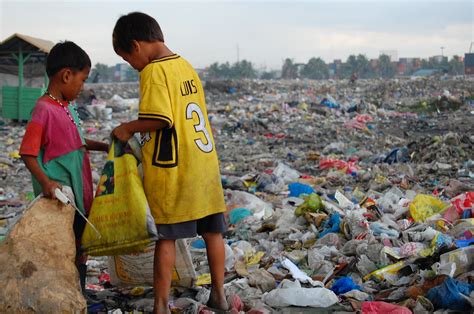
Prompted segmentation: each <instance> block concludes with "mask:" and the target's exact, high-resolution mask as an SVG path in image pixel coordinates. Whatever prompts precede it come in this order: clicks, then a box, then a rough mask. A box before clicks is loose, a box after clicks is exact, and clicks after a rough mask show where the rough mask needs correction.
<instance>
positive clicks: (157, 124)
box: [112, 119, 169, 142]
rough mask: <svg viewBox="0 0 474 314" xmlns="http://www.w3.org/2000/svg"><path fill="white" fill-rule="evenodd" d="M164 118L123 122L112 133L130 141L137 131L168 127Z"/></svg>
mask: <svg viewBox="0 0 474 314" xmlns="http://www.w3.org/2000/svg"><path fill="white" fill-rule="evenodd" d="M168 126H169V124H168V122H166V121H164V120H153V119H139V120H133V121H130V122H127V123H122V124H121V125H119V126H118V127H116V128H115V129H114V130H113V131H112V135H113V136H115V137H116V138H118V139H119V140H120V141H122V142H126V141H128V139H129V138H131V137H132V136H133V134H135V133H137V132H151V131H156V130H159V129H163V128H166V127H168Z"/></svg>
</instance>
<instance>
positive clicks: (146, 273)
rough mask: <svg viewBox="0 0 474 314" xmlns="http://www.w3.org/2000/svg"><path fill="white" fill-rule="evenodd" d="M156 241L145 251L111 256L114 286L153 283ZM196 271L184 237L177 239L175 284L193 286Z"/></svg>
mask: <svg viewBox="0 0 474 314" xmlns="http://www.w3.org/2000/svg"><path fill="white" fill-rule="evenodd" d="M154 255H155V243H152V244H150V245H149V246H148V247H147V248H146V249H145V252H143V253H138V254H129V255H117V256H109V260H108V264H109V272H110V283H111V284H112V285H114V286H139V285H153V259H154ZM195 281H196V271H195V269H194V264H193V262H192V259H191V255H190V253H189V251H188V249H187V246H186V243H185V241H184V240H183V239H179V240H176V264H175V267H174V269H173V277H172V282H173V285H176V286H180V287H192V286H193V285H194V282H195Z"/></svg>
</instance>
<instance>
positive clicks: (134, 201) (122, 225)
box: [82, 138, 157, 256]
mask: <svg viewBox="0 0 474 314" xmlns="http://www.w3.org/2000/svg"><path fill="white" fill-rule="evenodd" d="M133 140H135V138H132V141H133ZM135 141H136V140H135ZM138 164H139V161H138V160H137V158H135V156H134V155H133V154H132V150H131V148H130V146H129V145H128V144H127V145H125V144H123V143H121V142H120V141H118V140H116V139H114V140H113V141H112V145H111V147H110V150H109V154H108V157H107V162H106V163H105V166H104V169H103V171H102V176H101V178H100V182H99V185H98V186H97V191H96V195H95V198H94V201H93V202H92V208H91V211H90V214H89V221H90V222H91V223H92V224H93V225H94V226H95V228H96V229H97V230H98V231H99V233H100V235H101V236H100V237H99V236H98V235H97V233H96V232H95V231H94V230H93V228H92V227H91V226H90V225H89V224H87V225H86V228H85V230H84V234H83V236H82V248H83V250H84V251H85V252H86V253H87V254H89V255H95V256H105V255H121V254H130V253H137V252H142V251H144V250H145V248H146V246H147V245H148V244H149V243H150V241H152V240H155V239H156V237H157V232H156V226H155V223H154V221H153V217H152V216H151V214H150V209H149V207H148V203H147V200H146V196H145V192H144V190H143V184H142V180H141V178H140V175H139V172H138Z"/></svg>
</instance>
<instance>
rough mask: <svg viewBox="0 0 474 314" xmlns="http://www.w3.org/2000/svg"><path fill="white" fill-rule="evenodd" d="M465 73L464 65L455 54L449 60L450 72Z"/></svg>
mask: <svg viewBox="0 0 474 314" xmlns="http://www.w3.org/2000/svg"><path fill="white" fill-rule="evenodd" d="M463 73H464V65H463V63H462V62H461V61H460V58H459V57H458V56H454V57H452V58H451V60H449V74H452V75H460V74H463Z"/></svg>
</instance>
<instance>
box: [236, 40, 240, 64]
mask: <svg viewBox="0 0 474 314" xmlns="http://www.w3.org/2000/svg"><path fill="white" fill-rule="evenodd" d="M239 62H240V56H239V44H237V63H239Z"/></svg>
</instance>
